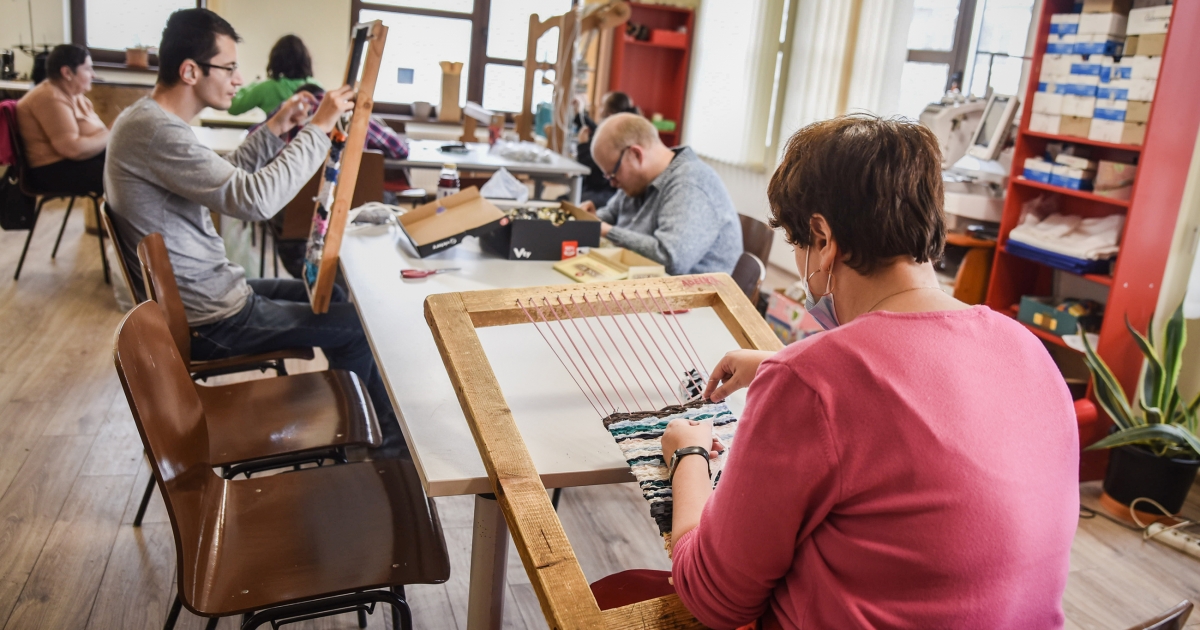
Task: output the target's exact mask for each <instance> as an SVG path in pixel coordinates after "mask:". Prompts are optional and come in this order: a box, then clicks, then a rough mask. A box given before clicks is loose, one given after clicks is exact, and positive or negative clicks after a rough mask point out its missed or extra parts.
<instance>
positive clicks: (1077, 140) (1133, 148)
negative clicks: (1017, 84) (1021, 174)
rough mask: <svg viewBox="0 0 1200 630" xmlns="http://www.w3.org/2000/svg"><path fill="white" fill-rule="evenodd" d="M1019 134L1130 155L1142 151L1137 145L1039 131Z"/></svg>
mask: <svg viewBox="0 0 1200 630" xmlns="http://www.w3.org/2000/svg"><path fill="white" fill-rule="evenodd" d="M1021 133H1023V134H1025V135H1026V136H1030V137H1033V138H1042V139H1044V140H1051V141H1054V142H1071V143H1074V144H1082V145H1086V146H1090V147H1099V148H1102V149H1116V150H1119V151H1129V152H1131V153H1141V151H1142V147H1141V145H1138V144H1113V143H1111V142H1101V141H1099V140H1091V139H1088V138H1081V137H1079V136H1060V135H1056V134H1052V133H1043V132H1041V131H1029V130H1025V131H1022V132H1021Z"/></svg>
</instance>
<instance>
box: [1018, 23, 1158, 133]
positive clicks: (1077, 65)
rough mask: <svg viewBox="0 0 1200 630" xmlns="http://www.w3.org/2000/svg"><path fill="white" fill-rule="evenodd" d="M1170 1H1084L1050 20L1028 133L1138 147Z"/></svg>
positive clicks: (1153, 84) (1153, 87) (1149, 100)
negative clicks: (1079, 9) (1077, 9)
mask: <svg viewBox="0 0 1200 630" xmlns="http://www.w3.org/2000/svg"><path fill="white" fill-rule="evenodd" d="M1168 1H1169V0H1132V1H1131V0H1085V1H1084V3H1083V13H1061V14H1055V15H1053V16H1051V18H1050V38H1049V40H1048V42H1047V44H1046V54H1045V55H1043V57H1042V68H1041V74H1040V75H1039V77H1038V90H1037V92H1036V93H1035V94H1034V98H1033V114H1032V115H1031V116H1030V120H1029V129H1030V131H1037V132H1042V133H1049V134H1055V135H1063V136H1077V137H1081V138H1090V139H1092V140H1097V141H1101V142H1111V143H1115V144H1141V143H1142V141H1143V140H1144V139H1145V134H1146V121H1147V120H1148V119H1149V117H1150V103H1151V101H1152V100H1153V98H1154V89H1155V87H1156V86H1157V80H1158V71H1159V68H1160V67H1161V65H1162V51H1163V45H1164V44H1165V42H1166V33H1167V27H1168V25H1169V21H1170V17H1171V9H1172V8H1173V7H1172V6H1170V5H1169V4H1167V2H1168Z"/></svg>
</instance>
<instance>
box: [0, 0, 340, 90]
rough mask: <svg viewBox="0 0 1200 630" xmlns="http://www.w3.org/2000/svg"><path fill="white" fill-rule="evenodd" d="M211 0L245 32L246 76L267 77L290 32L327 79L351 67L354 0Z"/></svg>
mask: <svg viewBox="0 0 1200 630" xmlns="http://www.w3.org/2000/svg"><path fill="white" fill-rule="evenodd" d="M4 1H7V0H0V2H4ZM208 6H209V8H210V9H212V10H213V11H215V12H217V13H219V14H220V15H221V17H223V18H225V19H226V20H228V21H229V23H230V24H232V25H233V28H234V29H235V30H237V32H238V34H239V35H241V36H242V44H241V45H240V46H239V47H238V65H240V66H241V67H242V75H243V76H245V77H246V81H247V82H252V81H255V80H257V79H265V78H266V75H267V54H268V53H269V52H270V51H271V46H274V45H275V41H276V40H278V39H279V38H280V37H282V36H284V35H287V34H294V35H297V36H299V37H300V39H303V40H304V43H305V45H307V46H308V50H309V52H310V53H312V58H313V74H314V75H315V76H316V79H317V80H318V81H320V82H321V84H322V85H324V86H326V87H329V86H336V85H338V83H339V82H340V81H341V77H342V75H343V74H345V72H346V54H347V51H348V50H349V47H350V0H209V3H208Z"/></svg>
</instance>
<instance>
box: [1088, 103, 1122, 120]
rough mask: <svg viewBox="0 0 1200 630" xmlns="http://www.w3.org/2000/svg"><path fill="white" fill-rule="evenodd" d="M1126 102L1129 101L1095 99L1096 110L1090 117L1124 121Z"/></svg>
mask: <svg viewBox="0 0 1200 630" xmlns="http://www.w3.org/2000/svg"><path fill="white" fill-rule="evenodd" d="M1128 104H1129V101H1118V100H1105V99H1096V111H1095V112H1094V113H1093V114H1092V118H1100V119H1103V120H1120V121H1122V122H1124V121H1125V108H1126V106H1127V105H1128Z"/></svg>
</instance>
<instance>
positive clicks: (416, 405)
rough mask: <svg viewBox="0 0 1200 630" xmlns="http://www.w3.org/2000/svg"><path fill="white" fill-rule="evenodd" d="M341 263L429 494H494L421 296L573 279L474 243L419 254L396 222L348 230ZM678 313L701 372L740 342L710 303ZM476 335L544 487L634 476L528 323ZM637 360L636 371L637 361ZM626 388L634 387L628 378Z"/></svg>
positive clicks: (738, 403) (734, 400) (737, 401)
mask: <svg viewBox="0 0 1200 630" xmlns="http://www.w3.org/2000/svg"><path fill="white" fill-rule="evenodd" d="M341 264H342V269H343V272H344V274H345V277H346V282H347V283H348V284H349V286H350V292H351V294H352V296H353V299H354V301H355V303H356V305H357V307H358V312H359V316H360V317H361V318H362V321H363V324H364V326H365V328H366V332H367V337H368V338H369V340H370V342H371V347H372V350H373V351H374V353H375V360H376V362H377V363H378V365H379V367H380V369H381V370H382V373H383V377H384V380H385V381H386V383H387V385H388V388H389V390H390V392H391V394H392V403H393V405H394V406H395V408H396V412H397V415H398V416H399V419H400V425H401V428H402V429H403V431H404V436H405V438H406V439H407V440H408V445H409V448H410V449H411V451H412V454H413V459H414V460H415V461H416V464H417V470H418V471H419V472H420V474H421V480H422V482H423V483H424V485H425V491H426V493H427V494H429V495H430V496H451V495H461V494H479V493H486V492H491V486H490V485H489V483H488V480H487V474H486V473H485V471H484V468H483V462H482V460H481V459H480V457H479V452H478V450H477V449H476V446H475V441H474V439H473V438H472V437H471V431H470V429H469V428H468V426H467V422H466V419H465V417H464V416H463V413H462V408H461V407H460V406H459V402H458V398H457V396H456V395H455V393H454V388H453V386H452V385H451V384H450V378H449V376H447V375H446V369H445V365H444V364H443V363H442V358H441V354H440V353H439V352H438V349H437V345H436V344H435V343H434V340H433V335H432V333H431V332H430V330H429V326H428V324H427V323H426V322H425V314H424V301H425V297H426V296H428V295H431V294H434V293H449V292H457V291H474V290H483V289H496V288H508V287H521V286H540V285H551V284H564V283H567V282H568V279H567V278H566V277H565V276H563V275H561V274H560V273H558V272H557V271H555V270H554V269H553V268H552V265H553V263H552V262H543V261H509V260H502V259H499V258H492V257H488V256H487V255H486V254H482V253H481V252H480V249H479V245H478V240H477V239H475V238H469V239H467V240H466V242H464V243H463V244H461V245H459V246H457V247H453V248H451V249H449V250H447V251H444V252H439V253H438V254H436V255H434V256H431V257H429V258H425V259H421V258H418V257H417V256H416V254H415V252H413V251H412V249H411V246H409V244H408V242H407V240H406V239H405V237H404V235H403V233H402V232H401V231H400V229H399V228H398V227H396V226H369V227H353V228H351V229H350V230H348V231H347V233H346V237H345V240H344V241H343V242H342V248H341ZM407 267H415V268H438V267H460V268H461V271H456V272H449V273H443V274H439V275H436V276H430V277H429V278H425V279H423V280H402V279H401V278H400V270H401V269H403V268H407ZM656 317H661V316H656ZM674 317H676V318H677V321H678V322H680V323H681V324H682V325H683V329H684V330H685V331H687V334H688V337H689V338H690V339H691V340H692V342H694V344H695V346H696V351H697V352H698V354H699V356H700V359H701V360H702V361H703V363H704V368H705V369H711V368H712V366H713V365H715V364H716V362H717V360H719V359H720V358H721V356H722V355H723V354H724V353H725V352H727V351H729V350H733V349H736V348H737V343H736V342H735V341H734V339H733V337H732V336H730V335H729V333H728V331H727V330H726V329H725V326H724V324H722V323H721V321H720V319H719V318H718V317H717V316H716V313H715V312H713V311H712V310H711V309H696V310H693V311H690V312H688V313H685V314H682V315H677V316H674ZM653 325H654V324H650V326H653ZM478 333H479V338H480V341H481V343H482V344H483V347H484V350H485V351H486V352H487V355H488V360H489V361H490V362H491V365H492V369H493V371H494V372H495V373H496V376H497V378H498V380H499V382H500V388H501V390H502V391H503V392H504V396H505V399H506V401H507V402H508V405H509V407H510V408H511V409H512V411H513V416H514V418H515V419H516V422H517V425H518V426H519V427H520V428H521V432H522V437H523V438H524V440H525V443H526V445H527V446H528V448H529V451H530V454H531V455H532V457H533V461H534V464H535V465H536V466H537V469H538V471H539V472H540V473H541V475H542V483H544V484H545V485H546V486H547V487H551V488H553V487H568V486H582V485H595V484H604V483H622V482H626V481H633V476H632V475H631V474H630V472H629V466H628V465H627V464H626V463H625V460H624V459H622V457H621V451H620V450H619V449H618V448H617V446H616V444H615V443H614V442H613V439H612V437H611V436H610V435H609V434H608V431H606V430H605V429H604V426H603V424H601V422H600V417H599V415H598V414H597V412H596V410H595V409H594V408H593V407H592V406H591V405H590V404H589V403H588V402H587V399H586V398H585V397H584V396H583V394H581V393H580V391H579V389H578V388H577V387H576V385H575V384H574V383H573V382H572V380H571V378H570V376H569V375H568V373H567V372H566V371H565V369H564V368H563V367H562V365H561V364H560V363H559V362H558V359H556V358H555V355H554V354H553V353H552V352H551V350H550V348H549V347H548V346H547V345H546V343H545V342H544V341H543V340H542V338H541V337H540V336H539V335H538V333H537V332H536V331H535V330H534V329H533V327H532V326H530V325H528V324H526V325H521V326H504V327H496V328H483V329H479V330H478ZM614 334H615V333H614ZM600 337H601V338H603V333H600ZM595 350H596V352H598V353H602V352H603V351H602V350H601V349H600V348H596V349H595ZM609 350H612V348H609ZM664 351H665V352H671V351H670V350H666V349H665V348H664ZM614 358H615V357H614ZM616 360H617V361H621V359H616ZM629 361H630V362H633V364H634V368H633V369H634V371H635V372H636V371H638V369H637V365H636V363H637V362H636V357H630V358H629ZM627 376H628V375H627ZM614 378H619V377H616V376H614ZM656 380H659V381H661V380H662V379H656ZM630 386H631V387H638V386H636V385H633V384H632V382H631V383H630ZM638 391H639V392H640V390H638ZM637 395H638V397H640V396H641V394H640V393H638V394H637ZM651 396H653V394H651ZM743 404H744V398H743V397H742V396H741V395H735V396H734V397H731V399H730V407H731V408H732V409H734V411H735V412H740V411H741V409H742V406H743ZM640 407H645V405H641V406H640Z"/></svg>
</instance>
